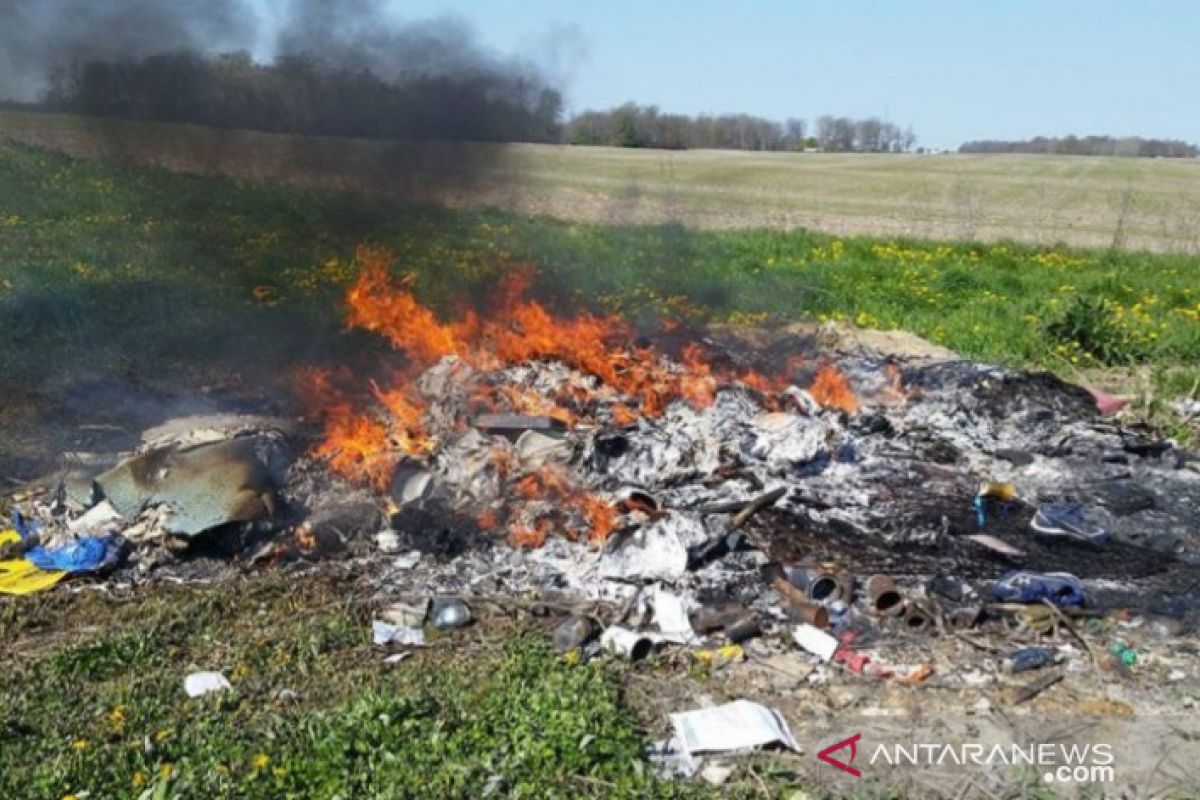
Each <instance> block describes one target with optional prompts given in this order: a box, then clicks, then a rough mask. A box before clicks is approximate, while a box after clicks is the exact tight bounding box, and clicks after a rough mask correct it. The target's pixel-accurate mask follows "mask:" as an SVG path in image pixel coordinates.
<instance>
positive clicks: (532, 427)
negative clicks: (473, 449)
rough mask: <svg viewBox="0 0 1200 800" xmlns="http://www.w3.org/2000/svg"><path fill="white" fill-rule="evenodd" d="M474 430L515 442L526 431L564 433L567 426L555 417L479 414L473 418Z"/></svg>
mask: <svg viewBox="0 0 1200 800" xmlns="http://www.w3.org/2000/svg"><path fill="white" fill-rule="evenodd" d="M473 425H474V427H475V429H476V430H478V431H480V432H482V433H486V434H489V435H499V436H504V437H506V438H509V439H512V440H514V441H516V439H517V438H518V437H520V436H521V434H523V433H525V432H526V431H538V432H550V431H565V430H566V429H567V425H566V423H565V422H563V421H562V420H560V419H556V418H555V417H534V416H529V415H526V414H480V415H479V416H477V417H475V420H474V422H473Z"/></svg>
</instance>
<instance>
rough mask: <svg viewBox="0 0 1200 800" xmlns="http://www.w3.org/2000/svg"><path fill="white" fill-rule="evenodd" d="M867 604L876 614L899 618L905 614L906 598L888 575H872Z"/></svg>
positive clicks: (869, 579)
mask: <svg viewBox="0 0 1200 800" xmlns="http://www.w3.org/2000/svg"><path fill="white" fill-rule="evenodd" d="M866 592H867V604H868V605H869V607H870V609H871V610H872V611H873V612H875V613H876V614H882V615H883V616H888V617H898V616H900V615H901V614H903V613H904V598H903V597H901V596H900V591H899V590H898V589H897V588H896V582H895V581H893V580H892V579H891V578H889V577H888V576H887V575H872V576H871V577H870V578H867V585H866Z"/></svg>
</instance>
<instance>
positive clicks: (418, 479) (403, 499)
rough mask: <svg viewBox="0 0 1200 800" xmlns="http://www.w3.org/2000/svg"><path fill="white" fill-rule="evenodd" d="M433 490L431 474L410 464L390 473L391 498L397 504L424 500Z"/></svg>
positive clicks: (403, 504) (402, 504)
mask: <svg viewBox="0 0 1200 800" xmlns="http://www.w3.org/2000/svg"><path fill="white" fill-rule="evenodd" d="M432 491H433V475H431V474H430V473H429V471H428V470H426V469H423V468H421V467H416V466H412V465H404V466H401V467H399V468H398V469H397V470H396V471H395V472H394V473H393V474H392V487H391V492H390V494H391V498H392V500H394V501H395V502H396V504H397V505H398V506H405V505H408V504H409V503H415V502H417V501H419V500H424V499H425V498H426V497H428V496H429V494H430V493H431V492H432Z"/></svg>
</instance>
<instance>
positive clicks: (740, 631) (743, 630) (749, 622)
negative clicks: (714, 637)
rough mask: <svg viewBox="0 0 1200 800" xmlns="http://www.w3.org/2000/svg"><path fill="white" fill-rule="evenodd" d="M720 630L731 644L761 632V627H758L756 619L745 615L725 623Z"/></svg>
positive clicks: (751, 637)
mask: <svg viewBox="0 0 1200 800" xmlns="http://www.w3.org/2000/svg"><path fill="white" fill-rule="evenodd" d="M721 631H722V633H724V634H725V638H726V639H727V640H728V641H729V642H730V643H731V644H739V643H741V642H744V641H746V640H747V639H753V638H754V637H755V636H758V635H759V634H761V633H762V628H760V627H759V625H758V620H757V619H755V618H754V617H752V616H746V617H742V618H741V619H738V620H735V621H734V622H733V623H732V624H729V625H726V626H725V627H724V628H722V629H721Z"/></svg>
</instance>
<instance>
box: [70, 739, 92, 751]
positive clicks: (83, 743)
mask: <svg viewBox="0 0 1200 800" xmlns="http://www.w3.org/2000/svg"><path fill="white" fill-rule="evenodd" d="M71 747H73V748H75V749H76V750H79V751H83V750H87V749H88V740H87V739H76V740H75V741H73V742H71Z"/></svg>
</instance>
